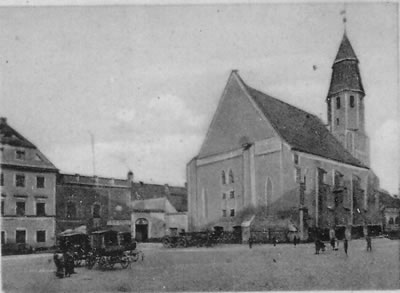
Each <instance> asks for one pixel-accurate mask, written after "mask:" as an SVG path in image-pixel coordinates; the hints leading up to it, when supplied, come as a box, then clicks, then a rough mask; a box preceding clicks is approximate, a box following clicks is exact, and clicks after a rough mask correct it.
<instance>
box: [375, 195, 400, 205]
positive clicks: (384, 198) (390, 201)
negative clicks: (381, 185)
mask: <svg viewBox="0 0 400 293" xmlns="http://www.w3.org/2000/svg"><path fill="white" fill-rule="evenodd" d="M378 194H379V202H380V204H381V206H384V207H385V208H400V199H399V198H395V197H393V196H391V195H390V194H389V193H387V192H385V191H378Z"/></svg>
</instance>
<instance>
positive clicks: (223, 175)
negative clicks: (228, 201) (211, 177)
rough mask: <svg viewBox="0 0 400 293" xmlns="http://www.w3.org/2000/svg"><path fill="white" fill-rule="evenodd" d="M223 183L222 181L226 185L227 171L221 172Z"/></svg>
mask: <svg viewBox="0 0 400 293" xmlns="http://www.w3.org/2000/svg"><path fill="white" fill-rule="evenodd" d="M221 181H222V184H226V177H225V171H222V172H221Z"/></svg>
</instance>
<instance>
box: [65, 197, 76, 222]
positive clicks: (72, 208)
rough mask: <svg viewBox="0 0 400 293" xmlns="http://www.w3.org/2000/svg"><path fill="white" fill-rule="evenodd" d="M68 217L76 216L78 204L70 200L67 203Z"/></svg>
mask: <svg viewBox="0 0 400 293" xmlns="http://www.w3.org/2000/svg"><path fill="white" fill-rule="evenodd" d="M66 217H67V218H76V206H75V203H74V202H71V201H69V202H68V203H67V212H66Z"/></svg>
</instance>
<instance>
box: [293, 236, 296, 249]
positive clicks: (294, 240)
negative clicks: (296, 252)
mask: <svg viewBox="0 0 400 293" xmlns="http://www.w3.org/2000/svg"><path fill="white" fill-rule="evenodd" d="M293 244H294V246H295V247H296V245H297V236H294V238H293Z"/></svg>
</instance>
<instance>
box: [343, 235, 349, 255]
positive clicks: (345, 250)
mask: <svg viewBox="0 0 400 293" xmlns="http://www.w3.org/2000/svg"><path fill="white" fill-rule="evenodd" d="M343 247H344V252H345V253H346V255H347V249H348V248H349V242H348V241H347V238H345V239H344V243H343Z"/></svg>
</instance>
